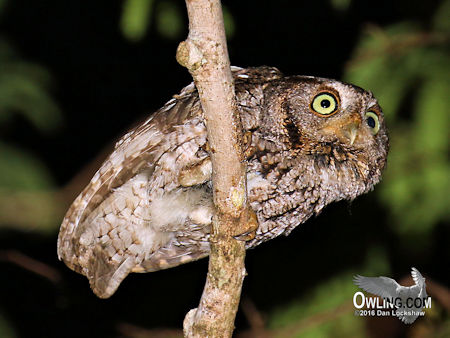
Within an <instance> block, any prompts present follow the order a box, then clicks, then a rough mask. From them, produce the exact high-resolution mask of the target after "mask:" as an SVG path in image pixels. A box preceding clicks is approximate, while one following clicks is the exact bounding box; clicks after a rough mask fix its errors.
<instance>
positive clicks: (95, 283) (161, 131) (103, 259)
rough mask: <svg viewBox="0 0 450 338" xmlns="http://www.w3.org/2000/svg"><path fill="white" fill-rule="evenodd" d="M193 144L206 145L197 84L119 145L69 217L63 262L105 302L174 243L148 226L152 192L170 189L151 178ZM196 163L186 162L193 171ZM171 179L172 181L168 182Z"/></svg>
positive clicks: (61, 247)
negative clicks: (156, 253)
mask: <svg viewBox="0 0 450 338" xmlns="http://www.w3.org/2000/svg"><path fill="white" fill-rule="evenodd" d="M180 128H181V129H183V128H187V129H188V130H180ZM192 140H194V141H195V144H196V146H198V145H200V144H201V143H204V142H206V132H205V127H204V125H203V122H202V117H201V108H200V103H199V100H198V95H197V92H196V90H195V88H194V86H193V85H192V84H191V85H189V86H187V87H186V88H184V89H183V90H182V92H181V93H180V94H179V95H177V96H176V97H175V98H174V99H172V100H170V101H169V102H168V103H167V104H166V105H165V106H164V107H163V108H161V109H160V110H159V111H158V112H156V113H155V114H154V115H153V116H152V117H151V118H149V119H148V120H146V121H145V122H144V123H143V124H141V125H140V126H138V127H137V128H135V129H134V130H132V131H130V132H129V133H127V134H126V135H125V136H124V137H122V138H121V139H120V140H119V141H118V142H117V144H116V146H115V149H114V151H113V152H112V154H111V155H110V156H109V157H108V159H107V160H106V161H105V162H104V163H103V165H102V166H101V167H100V169H99V170H98V171H97V173H96V174H95V175H94V177H93V178H92V180H91V182H90V183H89V184H88V186H87V187H86V188H85V189H84V190H83V191H82V192H81V194H80V195H79V196H78V197H77V198H76V200H75V201H74V202H73V204H72V206H71V207H70V208H69V210H68V211H67V213H66V216H65V218H64V220H63V222H62V225H61V229H60V233H59V237H58V257H59V258H60V259H61V260H63V261H64V262H65V263H66V264H67V265H68V266H69V267H70V268H71V269H73V270H75V271H77V272H80V273H82V274H84V275H85V276H86V277H88V279H89V281H90V284H91V287H92V289H93V290H94V292H95V293H96V294H97V295H98V296H99V297H102V298H106V297H109V296H110V295H111V294H112V293H114V291H115V290H116V289H117V287H118V285H119V284H120V282H121V281H122V280H123V279H124V278H125V277H126V276H127V275H128V274H129V273H130V272H131V271H132V270H133V269H135V268H136V266H137V265H139V264H140V262H141V261H142V260H144V259H145V258H146V255H149V254H151V250H152V249H153V248H154V247H155V246H157V245H158V244H159V245H162V244H164V243H165V242H166V241H168V238H162V237H161V238H160V237H158V238H153V237H152V236H154V233H151V232H148V231H147V228H148V227H146V226H145V224H146V222H147V221H148V212H147V210H146V209H147V207H148V201H149V198H150V195H149V193H150V190H152V189H153V190H156V189H157V188H158V184H159V185H165V184H170V182H165V181H164V180H159V181H158V182H153V185H154V186H153V187H151V186H150V177H151V175H152V173H153V172H154V170H155V165H158V161H159V159H160V158H161V157H163V156H167V154H168V153H170V152H173V151H174V149H175V148H177V147H183V145H184V144H186V143H189V141H192ZM193 151H195V150H193ZM190 159H191V158H190V157H189V156H184V157H183V158H182V159H181V160H182V161H184V162H186V164H187V165H188V164H189V163H188V162H189V160H190ZM171 179H172V177H170V175H169V176H168V178H167V181H170V180H171ZM147 223H148V222H147Z"/></svg>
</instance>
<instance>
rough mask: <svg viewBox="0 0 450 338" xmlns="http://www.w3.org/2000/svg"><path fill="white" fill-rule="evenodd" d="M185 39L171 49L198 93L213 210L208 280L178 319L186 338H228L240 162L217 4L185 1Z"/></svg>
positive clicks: (238, 254) (243, 203)
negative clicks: (193, 303)
mask: <svg viewBox="0 0 450 338" xmlns="http://www.w3.org/2000/svg"><path fill="white" fill-rule="evenodd" d="M186 5H187V10H188V16H189V35H188V38H187V39H186V40H185V41H183V42H181V43H180V45H179V47H178V50H177V60H178V62H179V63H180V64H181V65H183V66H185V67H186V68H187V69H188V70H189V72H190V73H191V75H192V77H193V78H194V82H195V85H196V87H197V89H198V92H199V96H200V100H201V104H202V109H203V112H204V116H205V121H206V127H207V131H208V143H209V147H210V156H211V161H212V167H213V175H212V180H213V192H214V204H215V207H216V212H215V216H214V218H213V224H212V231H211V239H210V244H211V253H210V260H209V270H208V276H207V280H206V284H205V288H204V290H203V295H202V298H201V300H200V304H199V307H198V308H196V309H193V310H191V311H190V312H189V313H188V314H187V315H186V318H185V320H184V333H185V335H186V336H188V337H206V336H208V337H230V336H231V334H232V332H233V328H234V319H235V316H236V312H237V308H238V305H239V298H240V294H241V288H242V283H243V279H244V276H245V266H244V258H245V248H244V242H241V241H238V240H235V239H234V238H233V237H232V236H233V235H236V234H239V233H243V232H245V231H242V232H240V231H239V230H238V229H245V227H246V223H247V218H248V216H247V197H246V190H247V189H246V176H245V173H246V163H245V160H244V156H243V151H242V135H241V134H242V128H241V123H240V118H239V116H238V113H237V111H236V109H235V108H236V102H235V97H234V85H233V78H232V74H231V70H230V61H229V58H228V51H227V44H226V38H225V29H224V25H223V17H222V8H221V4H220V1H219V0H186Z"/></svg>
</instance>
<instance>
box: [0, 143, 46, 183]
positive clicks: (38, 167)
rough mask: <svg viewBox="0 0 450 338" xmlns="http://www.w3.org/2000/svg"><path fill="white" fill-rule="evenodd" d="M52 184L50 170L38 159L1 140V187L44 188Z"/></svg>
mask: <svg viewBox="0 0 450 338" xmlns="http://www.w3.org/2000/svg"><path fill="white" fill-rule="evenodd" d="M52 186H53V182H52V179H51V176H50V174H49V172H48V170H47V169H46V168H45V166H44V165H43V164H42V163H41V162H40V161H39V160H38V159H36V158H35V157H34V156H32V155H30V154H28V153H26V152H25V151H23V150H20V149H17V148H15V147H12V146H9V145H6V144H5V143H3V142H0V188H3V189H11V190H43V189H48V188H50V187H52Z"/></svg>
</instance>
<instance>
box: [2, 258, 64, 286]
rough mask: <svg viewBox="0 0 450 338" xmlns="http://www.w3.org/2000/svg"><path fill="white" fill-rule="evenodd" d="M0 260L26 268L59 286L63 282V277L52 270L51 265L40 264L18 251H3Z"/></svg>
mask: <svg viewBox="0 0 450 338" xmlns="http://www.w3.org/2000/svg"><path fill="white" fill-rule="evenodd" d="M0 260H3V261H6V262H10V263H13V264H16V265H18V266H20V267H21V268H24V269H25V270H28V271H31V272H34V273H35V274H38V275H40V276H42V277H45V278H47V279H48V280H50V281H51V282H53V283H55V284H57V283H59V281H60V280H61V275H60V273H59V272H58V270H56V269H54V268H52V267H51V266H50V265H47V264H45V263H42V262H39V261H38V260H36V259H34V258H31V257H29V256H27V255H25V254H23V253H21V252H19V251H17V250H3V251H0Z"/></svg>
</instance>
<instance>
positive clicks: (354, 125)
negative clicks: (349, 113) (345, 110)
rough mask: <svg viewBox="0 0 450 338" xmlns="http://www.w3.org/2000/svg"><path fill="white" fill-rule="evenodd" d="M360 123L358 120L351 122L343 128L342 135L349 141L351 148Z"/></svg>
mask: <svg viewBox="0 0 450 338" xmlns="http://www.w3.org/2000/svg"><path fill="white" fill-rule="evenodd" d="M360 124H361V122H360V121H359V119H358V120H353V121H352V122H350V123H349V124H347V125H346V126H344V128H343V129H344V130H343V134H344V135H345V137H346V138H347V139H348V140H349V141H350V145H351V146H352V145H353V143H354V142H355V140H356V137H357V136H358V129H359V125H360Z"/></svg>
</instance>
